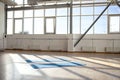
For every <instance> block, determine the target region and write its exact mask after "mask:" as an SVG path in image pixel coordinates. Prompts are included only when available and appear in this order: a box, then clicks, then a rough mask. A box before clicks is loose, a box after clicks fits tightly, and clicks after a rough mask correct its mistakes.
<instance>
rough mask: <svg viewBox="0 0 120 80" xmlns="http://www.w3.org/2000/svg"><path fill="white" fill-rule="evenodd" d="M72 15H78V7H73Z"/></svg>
mask: <svg viewBox="0 0 120 80" xmlns="http://www.w3.org/2000/svg"><path fill="white" fill-rule="evenodd" d="M73 15H80V7H74V8H73Z"/></svg>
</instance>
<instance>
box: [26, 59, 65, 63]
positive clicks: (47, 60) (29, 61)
mask: <svg viewBox="0 0 120 80" xmlns="http://www.w3.org/2000/svg"><path fill="white" fill-rule="evenodd" d="M25 61H26V62H28V63H35V62H61V61H63V60H60V59H40V60H25ZM64 61H67V60H64Z"/></svg>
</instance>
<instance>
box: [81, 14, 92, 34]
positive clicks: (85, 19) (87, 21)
mask: <svg viewBox="0 0 120 80" xmlns="http://www.w3.org/2000/svg"><path fill="white" fill-rule="evenodd" d="M92 23H93V16H81V33H82V34H84V33H85V31H86V30H87V29H88V28H89V27H90V25H91V24H92ZM88 34H93V28H91V29H90V31H89V32H88Z"/></svg>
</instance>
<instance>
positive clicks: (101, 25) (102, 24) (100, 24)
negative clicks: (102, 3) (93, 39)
mask: <svg viewBox="0 0 120 80" xmlns="http://www.w3.org/2000/svg"><path fill="white" fill-rule="evenodd" d="M97 17H98V16H95V18H97ZM94 33H95V34H107V16H102V17H101V18H100V19H99V20H98V21H97V22H96V23H95V25H94Z"/></svg>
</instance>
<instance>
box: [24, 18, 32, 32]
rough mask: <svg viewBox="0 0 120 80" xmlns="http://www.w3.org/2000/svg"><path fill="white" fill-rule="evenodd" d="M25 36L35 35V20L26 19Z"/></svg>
mask: <svg viewBox="0 0 120 80" xmlns="http://www.w3.org/2000/svg"><path fill="white" fill-rule="evenodd" d="M24 34H33V19H32V18H25V19H24Z"/></svg>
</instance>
